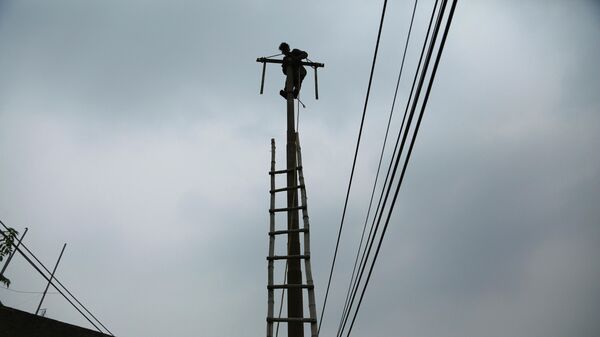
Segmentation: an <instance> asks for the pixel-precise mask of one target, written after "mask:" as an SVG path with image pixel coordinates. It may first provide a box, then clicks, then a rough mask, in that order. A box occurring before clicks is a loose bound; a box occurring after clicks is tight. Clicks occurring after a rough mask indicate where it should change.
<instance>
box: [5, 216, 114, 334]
mask: <svg viewBox="0 0 600 337" xmlns="http://www.w3.org/2000/svg"><path fill="white" fill-rule="evenodd" d="M0 223H1V221H0ZM2 225H3V226H4V223H2ZM7 228H8V227H7ZM0 233H2V235H5V234H4V232H1V231H0ZM21 246H22V247H23V248H25V245H23V244H21ZM15 249H16V250H17V251H18V252H19V253H21V255H22V256H23V258H25V260H27V262H29V264H31V265H32V266H33V268H35V270H37V272H38V273H40V275H42V277H44V278H45V279H46V281H48V282H49V283H50V284H52V285H53V286H54V289H56V290H57V291H58V292H59V293H60V294H61V295H62V296H63V297H64V298H65V299H66V300H67V301H68V302H69V303H70V304H71V305H72V306H73V307H74V308H75V309H76V310H77V311H79V313H80V314H81V315H82V316H83V317H84V318H85V319H86V320H87V321H88V322H89V323H90V324H91V325H93V326H94V328H96V330H98V331H99V332H102V330H100V328H98V326H97V325H96V324H94V322H92V321H91V320H90V319H89V318H88V317H87V316H86V315H85V314H84V313H83V312H82V311H81V310H80V309H79V308H78V307H77V306H76V305H75V303H73V302H72V301H71V300H70V299H69V298H68V297H67V296H66V295H65V294H64V293H63V292H62V291H60V289H58V288H57V287H56V286H55V285H54V284H53V283H52V280H51V279H50V278H48V277H47V276H46V275H45V274H44V273H43V272H42V271H41V270H40V268H39V267H38V266H36V265H35V264H34V263H33V261H31V259H30V258H29V257H28V256H27V255H25V254H24V253H23V251H22V250H21V248H19V247H16V246H15ZM44 268H45V267H44ZM54 280H56V279H55V278H54Z"/></svg>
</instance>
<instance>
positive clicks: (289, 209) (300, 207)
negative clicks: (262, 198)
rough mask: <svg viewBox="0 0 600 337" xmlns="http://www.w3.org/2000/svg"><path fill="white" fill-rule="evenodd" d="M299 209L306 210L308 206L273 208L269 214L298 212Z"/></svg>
mask: <svg viewBox="0 0 600 337" xmlns="http://www.w3.org/2000/svg"><path fill="white" fill-rule="evenodd" d="M298 209H306V206H296V207H283V208H273V209H270V210H269V213H275V212H287V211H295V210H298Z"/></svg>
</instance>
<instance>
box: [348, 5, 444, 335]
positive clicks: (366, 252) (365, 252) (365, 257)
mask: <svg viewBox="0 0 600 337" xmlns="http://www.w3.org/2000/svg"><path fill="white" fill-rule="evenodd" d="M437 4H438V0H436V2H435V3H434V5H433V8H432V10H431V16H430V18H429V24H428V26H427V32H426V33H425V40H424V41H423V46H422V48H421V54H420V56H419V63H418V64H417V70H416V71H415V75H414V77H413V81H412V85H411V90H410V93H409V95H408V100H407V102H406V107H405V109H404V116H403V118H402V123H401V125H400V129H399V132H398V136H397V138H396V143H395V144H394V151H393V152H392V157H391V158H392V159H391V160H390V163H389V166H388V169H387V173H386V177H385V181H384V183H383V186H384V188H382V190H381V194H380V196H379V201H378V202H377V208H376V211H375V214H378V213H379V211H380V208H381V206H382V200H383V198H384V194H385V186H387V185H388V180H389V178H390V173H391V171H392V166H393V163H394V161H393V158H394V157H395V156H396V153H397V152H398V145H399V143H400V139H401V136H402V131H403V130H404V124H405V122H406V116H407V114H408V111H409V108H410V102H411V100H412V97H413V92H414V89H415V86H416V84H417V79H418V76H419V72H420V69H421V64H422V62H423V56H424V55H425V50H426V47H427V42H428V39H429V33H430V31H431V27H432V24H433V18H434V17H435V9H436V8H437ZM408 129H409V128H408V127H407V128H406V132H408ZM392 180H393V178H392ZM384 207H385V206H384ZM376 220H377V217H374V218H373V222H372V223H371V228H370V229H369V235H368V237H367V243H370V242H372V240H374V237H375V236H376V235H377V231H378V229H379V227H378V226H377V227H375V224H376ZM374 229H375V232H374V231H373V230H374ZM372 238H373V239H372ZM367 245H369V246H372V243H371V244H367ZM367 245H365V247H364V250H363V253H362V256H361V261H360V263H359V266H360V267H359V270H364V268H365V267H366V263H367V262H366V261H367V260H368V256H369V255H370V250H368V247H367ZM362 276H363V274H362V272H361V273H360V276H359V277H358V278H356V279H355V282H354V285H353V289H352V300H351V301H350V302H349V303H350V304H349V305H348V306H347V311H345V312H343V314H342V318H341V320H340V322H341V321H346V320H347V319H348V317H347V315H348V314H349V312H350V308H351V307H352V304H353V302H354V298H355V296H356V295H355V293H356V291H357V289H358V286H359V283H360V281H361V280H362ZM340 324H342V323H340ZM344 324H345V323H344ZM341 330H342V325H340V326H339V327H338V335H339V334H340V333H341Z"/></svg>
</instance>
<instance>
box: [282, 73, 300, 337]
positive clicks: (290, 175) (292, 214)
mask: <svg viewBox="0 0 600 337" xmlns="http://www.w3.org/2000/svg"><path fill="white" fill-rule="evenodd" d="M293 71H294V70H293V69H292V66H291V65H288V66H287V77H286V81H285V91H286V92H287V144H286V169H287V171H288V172H287V186H288V187H290V186H294V185H296V184H297V183H296V182H297V181H298V177H297V170H296V167H297V165H298V164H297V162H296V151H297V150H296V126H295V123H294V121H295V118H294V117H295V114H294V96H293V94H292V86H293V81H292V78H291V77H292V74H293ZM287 207H288V209H289V210H288V214H287V220H288V226H287V227H288V230H289V231H290V234H289V235H288V255H289V256H293V255H300V233H298V232H294V231H297V230H298V190H297V189H290V190H288V192H287ZM287 279H288V284H290V285H293V284H298V285H300V284H302V269H301V267H300V259H290V260H289V261H288V271H287ZM287 310H288V317H291V318H296V317H297V318H303V317H304V315H303V306H302V289H301V288H290V289H288V299H287ZM288 336H289V337H303V336H304V324H303V323H302V322H289V323H288Z"/></svg>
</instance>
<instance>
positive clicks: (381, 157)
mask: <svg viewBox="0 0 600 337" xmlns="http://www.w3.org/2000/svg"><path fill="white" fill-rule="evenodd" d="M418 2H419V1H418V0H415V4H414V6H413V11H412V15H411V18H410V24H409V27H408V33H407V36H406V43H405V44H404V52H403V54H402V62H401V63H400V70H399V72H398V79H397V81H396V89H395V91H394V98H393V99H392V105H391V108H390V115H389V118H388V122H387V127H386V130H385V136H384V137H383V145H382V147H381V154H380V156H379V163H378V164H377V172H376V174H375V181H374V183H373V189H372V191H371V197H370V200H369V207H368V209H367V214H366V217H365V223H364V225H363V229H362V234H361V236H360V242H359V244H358V249H357V251H356V258H355V260H354V266H353V267H352V273H351V278H350V283H349V284H348V290H347V292H346V299H345V301H344V302H345V303H344V309H343V311H342V318H341V319H340V326H341V324H342V321H343V319H344V316H345V313H346V311H347V307H348V304H349V302H350V295H351V293H352V288H353V283H354V279H355V277H358V273H356V275H355V272H356V271H357V270H356V267H357V266H358V261H359V257H360V255H361V254H360V252H361V248H362V244H363V240H364V237H365V232H366V229H367V224H368V223H369V218H370V215H371V207H372V205H373V198H374V197H375V191H376V189H377V182H378V179H379V173H380V170H381V164H382V162H383V156H384V153H385V148H386V144H387V139H388V134H389V131H390V125H391V122H392V117H393V115H394V108H395V105H396V98H397V97H398V89H399V87H400V80H401V78H402V73H403V70H404V61H405V60H406V52H407V50H408V43H409V41H410V36H411V32H412V27H413V22H414V19H415V12H416V10H417V4H418ZM405 117H406V111H405V114H404V118H403V119H402V121H403V123H402V126H403V125H404V119H405ZM402 126H401V127H400V129H402ZM388 172H389V171H388ZM386 181H387V180H386ZM383 186H385V183H384V185H383ZM375 214H377V212H376V213H375ZM371 232H372V231H369V237H370V236H371ZM367 242H368V240H367ZM365 246H366V245H365ZM338 329H339V327H338Z"/></svg>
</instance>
